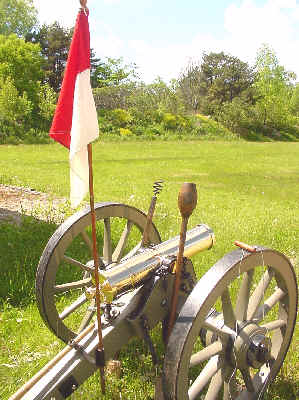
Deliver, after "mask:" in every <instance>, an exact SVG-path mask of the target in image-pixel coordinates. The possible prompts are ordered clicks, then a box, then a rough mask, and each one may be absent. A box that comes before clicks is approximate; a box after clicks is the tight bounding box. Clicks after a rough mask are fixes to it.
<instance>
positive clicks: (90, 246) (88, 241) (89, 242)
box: [81, 231, 93, 255]
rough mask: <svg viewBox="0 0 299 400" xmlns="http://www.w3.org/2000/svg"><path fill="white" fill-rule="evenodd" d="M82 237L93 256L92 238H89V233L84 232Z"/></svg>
mask: <svg viewBox="0 0 299 400" xmlns="http://www.w3.org/2000/svg"><path fill="white" fill-rule="evenodd" d="M81 236H82V239H83V240H84V242H85V243H86V244H87V246H88V248H89V250H90V254H91V255H93V246H92V241H91V240H90V237H89V236H88V234H87V232H85V231H82V232H81Z"/></svg>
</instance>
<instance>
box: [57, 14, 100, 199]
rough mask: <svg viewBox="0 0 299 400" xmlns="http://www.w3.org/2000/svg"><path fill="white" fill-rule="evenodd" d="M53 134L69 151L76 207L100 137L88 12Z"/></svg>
mask: <svg viewBox="0 0 299 400" xmlns="http://www.w3.org/2000/svg"><path fill="white" fill-rule="evenodd" d="M50 136H51V137H52V138H53V139H54V140H56V141H57V142H59V143H61V144H62V145H63V146H65V147H67V148H69V150H70V155H69V157H70V187H71V189H70V200H71V206H72V207H77V206H78V205H79V203H80V202H81V201H82V200H83V198H84V196H85V195H86V193H87V192H88V187H89V169H88V152H87V145H88V143H90V142H92V141H94V140H95V139H96V138H97V137H98V136H99V127H98V119H97V112H96V107H95V103H94V98H93V94H92V89H91V85H90V34H89V25H88V13H87V11H86V10H85V11H84V10H82V9H81V11H80V12H79V14H78V17H77V21H76V26H75V30H74V35H73V39H72V43H71V47H70V51H69V55H68V60H67V64H66V69H65V73H64V78H63V82H62V87H61V91H60V95H59V99H58V103H57V106H56V110H55V114H54V118H53V122H52V126H51V129H50Z"/></svg>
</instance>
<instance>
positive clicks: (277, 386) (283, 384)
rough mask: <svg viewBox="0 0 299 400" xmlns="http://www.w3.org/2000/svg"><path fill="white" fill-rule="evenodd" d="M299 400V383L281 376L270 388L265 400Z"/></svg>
mask: <svg viewBox="0 0 299 400" xmlns="http://www.w3.org/2000/svg"><path fill="white" fill-rule="evenodd" d="M298 398H299V382H297V383H296V382H295V383H294V382H293V381H290V380H289V379H288V378H287V377H285V376H283V375H282V374H279V376H277V377H276V379H275V381H274V383H272V385H271V386H270V388H269V391H268V393H267V395H266V396H265V400H286V399H287V400H296V399H298Z"/></svg>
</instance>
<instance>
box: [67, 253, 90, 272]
mask: <svg viewBox="0 0 299 400" xmlns="http://www.w3.org/2000/svg"><path fill="white" fill-rule="evenodd" d="M63 259H64V261H65V262H67V263H68V264H72V265H75V266H76V267H79V268H81V269H82V270H83V271H87V272H93V271H94V268H92V267H89V266H88V265H85V264H82V263H81V262H80V261H77V260H75V259H74V258H71V257H68V256H66V255H64V256H63Z"/></svg>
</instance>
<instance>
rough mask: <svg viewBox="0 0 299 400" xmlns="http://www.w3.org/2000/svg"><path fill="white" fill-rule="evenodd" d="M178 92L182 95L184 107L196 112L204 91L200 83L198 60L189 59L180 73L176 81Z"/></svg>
mask: <svg viewBox="0 0 299 400" xmlns="http://www.w3.org/2000/svg"><path fill="white" fill-rule="evenodd" d="M177 88H178V93H179V94H180V95H181V96H182V98H183V100H184V102H185V105H186V108H187V109H188V110H191V111H194V112H197V111H198V110H199V108H200V101H201V98H202V96H203V95H204V94H205V91H203V90H202V89H203V88H202V85H201V67H200V64H199V63H198V62H195V61H192V60H191V61H189V63H188V65H187V67H186V68H185V69H184V70H183V71H182V72H181V73H180V76H179V78H178V82H177Z"/></svg>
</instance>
